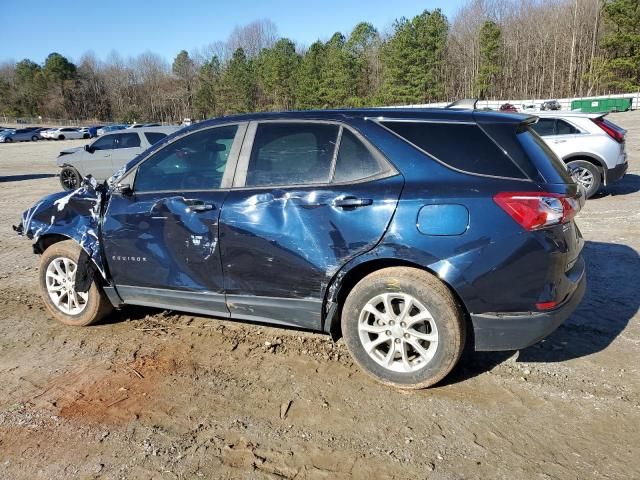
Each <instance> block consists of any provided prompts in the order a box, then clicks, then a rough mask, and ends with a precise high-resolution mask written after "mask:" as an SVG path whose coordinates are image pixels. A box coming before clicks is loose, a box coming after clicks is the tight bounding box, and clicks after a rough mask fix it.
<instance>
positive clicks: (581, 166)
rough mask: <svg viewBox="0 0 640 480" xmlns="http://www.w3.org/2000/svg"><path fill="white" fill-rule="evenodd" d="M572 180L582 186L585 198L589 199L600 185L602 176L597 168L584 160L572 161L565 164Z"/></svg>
mask: <svg viewBox="0 0 640 480" xmlns="http://www.w3.org/2000/svg"><path fill="white" fill-rule="evenodd" d="M567 167H568V168H569V172H570V173H571V176H572V177H573V180H574V181H575V182H576V183H578V184H580V185H582V186H583V187H584V189H585V191H586V197H587V198H591V197H593V196H594V195H595V194H596V193H598V190H600V186H601V185H602V174H601V173H600V170H599V169H598V167H596V166H595V165H594V164H593V163H591V162H587V161H586V160H574V161H572V162H569V163H568V164H567Z"/></svg>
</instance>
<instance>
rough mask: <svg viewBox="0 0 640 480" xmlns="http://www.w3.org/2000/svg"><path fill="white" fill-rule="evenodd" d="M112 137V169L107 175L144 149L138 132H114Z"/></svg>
mask: <svg viewBox="0 0 640 480" xmlns="http://www.w3.org/2000/svg"><path fill="white" fill-rule="evenodd" d="M113 137H114V142H113V150H112V151H111V166H112V171H111V173H110V174H109V175H107V177H110V176H111V175H112V174H113V173H114V172H115V171H117V170H118V169H119V168H121V167H123V166H124V165H126V164H127V163H129V161H131V160H133V158H134V157H135V156H136V155H138V154H140V153H142V152H143V151H144V150H145V148H144V147H143V146H142V143H141V141H140V134H139V133H138V132H127V133H116V134H114V135H113ZM105 178H106V177H105Z"/></svg>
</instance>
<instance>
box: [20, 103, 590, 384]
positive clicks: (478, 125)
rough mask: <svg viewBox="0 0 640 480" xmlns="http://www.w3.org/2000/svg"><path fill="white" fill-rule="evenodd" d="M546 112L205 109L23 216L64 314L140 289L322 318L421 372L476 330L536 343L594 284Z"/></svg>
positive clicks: (265, 313) (574, 195)
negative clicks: (542, 122)
mask: <svg viewBox="0 0 640 480" xmlns="http://www.w3.org/2000/svg"><path fill="white" fill-rule="evenodd" d="M533 121H535V117H530V116H525V115H516V114H503V113H496V112H480V111H471V110H466V111H465V110H455V109H449V110H447V109H432V110H428V109H420V110H412V109H370V110H342V111H339V110H337V111H315V112H314V111H311V112H290V113H264V114H250V115H239V116H234V117H226V118H220V119H216V120H212V121H206V122H201V123H198V124H197V125H193V126H191V127H187V128H186V129H183V130H181V131H179V132H177V133H175V134H173V135H171V136H170V137H168V138H165V139H164V140H162V141H161V142H160V143H159V144H156V145H155V146H154V147H152V148H151V149H149V150H147V151H146V152H145V153H143V154H141V155H139V156H137V157H136V158H135V159H134V160H132V161H131V162H129V163H128V164H127V165H126V166H125V167H124V168H123V169H122V170H121V171H120V172H118V174H116V175H114V177H113V178H112V179H111V180H110V182H109V183H110V184H111V185H112V186H111V187H108V186H107V185H108V184H102V185H99V186H96V185H97V184H96V182H95V181H92V179H87V181H85V182H84V185H83V187H82V188H79V189H77V190H76V191H74V192H71V193H68V192H63V193H58V194H53V195H50V196H48V197H45V198H43V199H42V200H40V201H39V202H38V203H37V204H36V205H35V206H34V207H33V208H31V209H30V210H28V211H26V212H25V213H24V215H23V218H22V221H21V223H20V225H18V226H17V227H16V230H17V231H18V232H19V233H21V234H22V235H26V236H27V238H29V239H32V240H33V241H35V247H34V251H35V252H38V253H41V254H42V257H41V259H40V267H39V282H40V289H41V291H42V295H43V299H44V304H45V305H46V308H47V309H48V310H49V312H50V313H51V314H52V315H53V316H54V317H55V318H57V319H58V320H60V321H62V322H64V323H66V324H70V325H89V324H91V323H93V322H96V321H97V320H99V319H100V318H101V317H104V316H105V315H108V314H109V312H110V311H111V310H112V308H114V306H124V305H146V306H154V307H159V308H167V309H172V310H179V311H186V312H194V313H198V314H207V315H214V316H218V317H222V318H231V319H236V320H246V321H257V322H265V323H273V324H275V325H281V326H282V325H285V326H295V327H298V328H306V329H312V330H317V331H324V332H327V333H331V334H332V335H333V336H334V338H336V337H338V336H339V335H343V336H344V339H345V342H346V345H347V347H348V349H349V351H350V352H351V355H352V356H353V358H354V359H355V361H356V362H357V364H359V365H360V366H361V367H362V369H363V370H364V371H366V372H367V373H369V374H370V375H371V376H373V377H374V378H376V379H378V380H380V381H382V382H384V383H386V384H389V385H395V386H397V387H399V388H422V387H427V386H429V385H433V384H434V383H436V382H438V381H440V380H442V379H443V378H444V377H445V376H446V375H447V374H448V373H449V372H450V371H451V369H452V368H453V367H454V365H455V364H456V363H457V362H458V360H459V358H460V356H461V354H462V351H463V348H464V346H465V343H466V342H473V343H472V345H471V347H472V348H475V349H476V350H514V349H520V348H525V347H527V346H528V345H531V344H533V343H535V342H537V341H538V340H540V339H541V338H543V337H545V336H546V335H548V334H549V333H550V332H551V331H553V330H554V329H555V328H557V326H558V325H559V324H560V323H562V322H563V321H564V320H565V319H566V318H567V317H568V316H569V315H570V314H571V312H573V310H574V309H575V308H576V306H577V305H578V303H579V302H580V300H581V298H582V296H583V294H584V291H585V262H584V260H583V258H582V256H581V250H582V247H583V240H582V236H581V234H580V231H579V230H578V227H577V226H576V224H575V222H574V216H575V215H576V214H577V213H578V211H579V210H580V208H581V206H582V205H583V203H584V191H583V190H582V189H581V188H580V187H579V186H578V185H576V184H575V183H574V182H573V180H572V179H571V177H570V175H569V174H568V172H567V170H566V168H565V167H564V165H561V164H560V163H559V161H558V159H557V158H556V157H555V156H554V155H552V154H551V153H550V151H549V149H548V148H547V147H546V146H545V145H544V142H543V141H542V140H541V139H540V137H539V136H538V135H535V134H534V133H532V130H531V124H532V122H533ZM461 138H464V139H465V141H464V142H461V141H460V139H461Z"/></svg>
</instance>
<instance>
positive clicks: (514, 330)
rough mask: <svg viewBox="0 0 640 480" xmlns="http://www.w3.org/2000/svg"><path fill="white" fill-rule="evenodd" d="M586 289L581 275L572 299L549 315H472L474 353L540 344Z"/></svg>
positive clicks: (570, 312) (567, 313)
mask: <svg viewBox="0 0 640 480" xmlns="http://www.w3.org/2000/svg"><path fill="white" fill-rule="evenodd" d="M586 286H587V281H586V275H585V274H584V273H583V274H582V276H581V277H580V279H579V280H578V282H577V286H576V289H575V290H574V291H573V293H572V294H571V296H570V297H569V298H568V299H567V300H565V302H564V303H563V304H562V305H561V306H559V307H558V308H556V309H555V310H553V311H549V312H526V313H506V314H471V321H472V322H473V331H474V336H475V350H476V351H499V350H520V349H523V348H526V347H528V346H530V345H533V344H534V343H537V342H539V341H540V340H542V339H543V338H545V337H546V336H548V335H549V334H551V333H552V332H553V331H554V330H555V329H556V328H558V327H559V326H560V324H562V322H564V321H565V320H566V319H567V318H569V316H570V315H571V314H572V313H573V311H574V310H575V309H576V307H577V306H578V304H579V303H580V301H581V300H582V297H583V296H584V292H585V290H586Z"/></svg>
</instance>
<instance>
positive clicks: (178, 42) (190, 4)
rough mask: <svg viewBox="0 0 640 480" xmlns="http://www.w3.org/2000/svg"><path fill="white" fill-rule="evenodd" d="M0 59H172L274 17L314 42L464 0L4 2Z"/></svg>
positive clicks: (452, 8) (298, 37)
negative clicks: (113, 54) (145, 55)
mask: <svg viewBox="0 0 640 480" xmlns="http://www.w3.org/2000/svg"><path fill="white" fill-rule="evenodd" d="M1 3H2V10H1V12H0V62H2V61H5V60H21V59H23V58H30V59H31V60H33V61H35V62H38V63H41V62H43V61H44V59H45V58H46V56H47V55H48V54H49V53H51V52H53V51H57V52H59V53H61V54H62V55H65V56H67V57H69V58H70V59H72V60H74V61H77V60H78V59H79V58H80V56H81V55H82V54H83V53H84V52H87V51H92V52H93V53H94V54H95V55H96V56H97V57H98V58H99V59H105V58H106V57H107V56H108V55H109V53H110V52H112V51H114V50H115V51H117V52H118V53H120V54H121V55H122V56H123V57H128V56H135V55H138V54H140V53H143V52H147V51H151V52H154V53H157V54H159V55H161V56H163V57H165V58H166V59H167V60H171V59H173V57H175V55H176V54H177V53H178V52H179V51H180V50H182V49H185V50H188V51H190V50H192V49H197V48H201V47H204V46H205V45H208V44H210V43H212V42H214V41H216V40H225V39H226V38H227V36H228V35H229V33H230V32H231V31H232V30H233V28H234V27H235V26H236V25H243V24H246V23H249V22H251V21H253V20H258V19H262V18H268V19H271V20H272V21H273V22H274V23H275V24H276V25H277V27H278V32H279V34H280V35H281V36H283V37H288V38H291V39H293V40H295V41H296V42H298V43H301V44H306V45H309V44H311V43H312V42H314V41H315V40H317V39H318V38H319V39H322V40H326V39H328V38H329V37H330V36H331V35H332V34H333V33H334V32H336V31H341V32H343V33H345V34H346V33H348V32H349V31H350V30H351V29H352V28H353V27H354V25H355V24H357V23H358V22H360V21H368V22H370V23H372V24H373V25H374V26H375V27H376V28H378V30H381V31H384V30H385V29H386V28H388V27H390V26H391V24H392V22H393V20H394V19H395V18H399V17H402V16H406V17H411V16H414V15H416V14H418V13H420V12H422V11H423V10H425V9H428V10H432V9H434V8H438V7H439V8H441V9H442V11H443V12H444V13H445V14H446V15H447V17H449V19H451V17H452V16H453V15H454V14H455V12H456V11H457V9H458V7H459V5H460V4H462V3H463V0H449V1H447V0H439V1H438V0H421V1H419V0H322V1H316V0H264V1H259V0H257V1H250V0H227V1H219V0H210V1H206V0H145V1H142V0H128V1H126V0H89V1H74V0H68V1H65V2H62V3H60V2H52V1H50V0H49V1H46V2H45V1H41V0H30V1H27V2H25V1H24V0H20V1H19V0H2V2H1Z"/></svg>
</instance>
